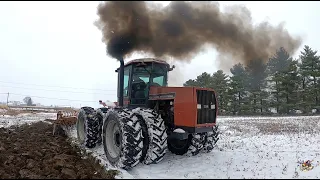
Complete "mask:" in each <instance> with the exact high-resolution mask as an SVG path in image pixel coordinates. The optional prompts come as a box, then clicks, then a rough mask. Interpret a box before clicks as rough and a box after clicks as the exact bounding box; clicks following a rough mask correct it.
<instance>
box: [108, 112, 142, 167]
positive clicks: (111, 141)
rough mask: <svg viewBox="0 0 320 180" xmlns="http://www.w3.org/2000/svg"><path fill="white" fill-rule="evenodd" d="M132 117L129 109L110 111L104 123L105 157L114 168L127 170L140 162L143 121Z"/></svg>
mask: <svg viewBox="0 0 320 180" xmlns="http://www.w3.org/2000/svg"><path fill="white" fill-rule="evenodd" d="M132 115H133V112H132V111H131V110H128V109H121V110H114V111H110V112H109V113H108V116H107V117H106V119H105V121H104V123H103V133H102V141H103V147H104V151H105V155H106V156H107V159H108V160H109V162H110V163H111V164H112V165H113V166H116V167H119V168H123V169H126V170H128V169H131V168H132V167H134V166H136V165H137V164H138V163H139V162H140V159H141V156H142V149H143V143H144V141H143V136H142V127H141V121H140V120H139V119H138V118H136V117H132Z"/></svg>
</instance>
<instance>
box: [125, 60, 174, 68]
mask: <svg viewBox="0 0 320 180" xmlns="http://www.w3.org/2000/svg"><path fill="white" fill-rule="evenodd" d="M142 62H145V63H148V62H155V63H160V64H165V65H167V66H170V65H169V64H168V63H167V62H166V61H164V60H161V59H156V58H140V59H134V60H131V61H129V62H127V63H126V64H125V65H124V67H126V66H129V65H131V64H137V63H142Z"/></svg>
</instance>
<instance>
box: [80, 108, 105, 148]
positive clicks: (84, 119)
mask: <svg viewBox="0 0 320 180" xmlns="http://www.w3.org/2000/svg"><path fill="white" fill-rule="evenodd" d="M99 125H100V122H99V118H98V116H97V114H96V112H95V110H94V109H93V108H91V107H82V108H81V109H80V112H79V114H78V118H77V123H76V127H77V137H78V141H79V143H80V144H81V145H84V146H85V147H87V148H94V147H95V146H96V143H97V140H98V132H99Z"/></svg>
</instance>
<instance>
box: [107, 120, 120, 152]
mask: <svg viewBox="0 0 320 180" xmlns="http://www.w3.org/2000/svg"><path fill="white" fill-rule="evenodd" d="M121 138H122V137H121V133H120V127H119V125H118V123H117V122H116V121H115V120H109V121H108V122H107V126H106V130H105V140H104V143H105V144H106V149H107V151H108V154H109V155H110V156H111V158H118V157H119V155H120V151H121V148H120V145H121Z"/></svg>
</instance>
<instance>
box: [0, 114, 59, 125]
mask: <svg viewBox="0 0 320 180" xmlns="http://www.w3.org/2000/svg"><path fill="white" fill-rule="evenodd" d="M56 117H57V114H56V113H36V114H33V113H21V114H18V115H17V116H10V115H0V128H2V127H4V128H7V127H10V126H12V125H22V124H31V123H34V122H38V121H44V120H46V119H56ZM44 122H46V121H44Z"/></svg>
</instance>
